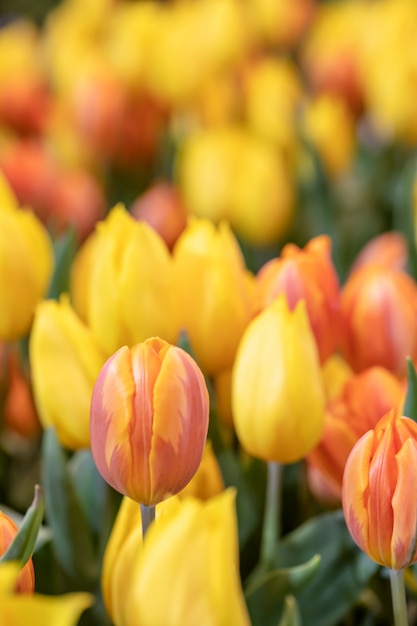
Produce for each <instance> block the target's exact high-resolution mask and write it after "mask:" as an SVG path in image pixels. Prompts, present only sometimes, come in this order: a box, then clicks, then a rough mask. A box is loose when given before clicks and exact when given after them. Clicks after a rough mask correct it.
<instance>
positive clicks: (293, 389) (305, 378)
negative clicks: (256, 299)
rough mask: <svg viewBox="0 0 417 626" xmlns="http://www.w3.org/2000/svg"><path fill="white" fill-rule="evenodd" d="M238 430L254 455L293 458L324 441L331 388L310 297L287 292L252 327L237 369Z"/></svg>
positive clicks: (234, 403)
mask: <svg viewBox="0 0 417 626" xmlns="http://www.w3.org/2000/svg"><path fill="white" fill-rule="evenodd" d="M232 408H233V417H234V423H235V427H236V433H237V435H238V438H239V440H240V442H241V443H242V446H243V447H244V448H245V449H246V451H247V452H249V454H252V455H253V456H256V457H258V458H261V459H264V460H265V461H276V462H280V463H292V462H295V461H297V460H299V459H301V458H303V457H304V456H305V455H306V454H307V452H309V451H310V450H311V449H312V448H313V446H314V445H315V444H316V443H317V442H318V441H319V439H320V437H321V435H322V432H323V427H324V415H325V393H324V385H323V380H322V375H321V370H320V363H319V356H318V351H317V347H316V343H315V340H314V336H313V333H312V330H311V327H310V324H309V322H308V318H307V313H306V309H305V303H304V301H300V302H299V303H298V304H297V306H296V308H295V309H294V311H290V309H289V307H288V304H287V301H286V299H285V296H283V295H281V296H279V297H278V298H277V299H276V300H274V301H273V302H272V304H270V305H269V306H268V307H267V308H266V309H264V311H263V312H262V313H260V314H259V315H258V316H257V317H256V318H254V319H253V320H252V322H251V323H250V324H249V326H248V327H247V329H246V331H245V333H244V335H243V337H242V340H241V342H240V345H239V348H238V351H237V354H236V360H235V363H234V367H233V373H232Z"/></svg>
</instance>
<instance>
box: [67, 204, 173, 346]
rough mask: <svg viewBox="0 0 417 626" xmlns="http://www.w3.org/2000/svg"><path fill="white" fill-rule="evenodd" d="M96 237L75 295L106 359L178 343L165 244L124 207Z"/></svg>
mask: <svg viewBox="0 0 417 626" xmlns="http://www.w3.org/2000/svg"><path fill="white" fill-rule="evenodd" d="M92 237H93V238H94V241H93V243H91V241H88V240H87V246H88V248H87V253H85V251H84V260H83V261H81V262H80V263H79V264H78V266H77V270H76V272H75V273H74V274H73V281H72V290H74V293H76V294H77V297H76V303H75V304H76V305H77V303H81V307H82V311H81V312H82V314H83V316H85V319H86V322H87V324H88V326H89V327H90V328H91V330H92V332H93V334H94V335H95V336H96V337H97V340H98V342H99V343H100V345H101V346H102V348H103V350H105V352H106V354H107V356H110V355H111V354H113V353H114V352H116V350H118V349H119V348H120V347H121V346H123V345H128V346H132V345H134V344H135V343H138V342H140V341H144V340H145V339H147V338H148V337H152V336H156V335H158V336H159V337H162V338H163V339H166V341H169V342H171V343H175V342H176V340H177V335H178V323H177V320H176V318H175V316H174V297H175V294H174V291H173V286H172V280H171V273H172V259H171V257H170V254H169V252H168V249H167V247H166V245H165V243H164V241H163V239H162V238H161V237H160V236H159V235H158V234H157V233H156V232H155V230H153V228H152V227H151V226H149V225H148V224H146V223H145V222H139V221H136V220H135V219H134V218H133V217H132V216H131V215H129V213H128V212H127V211H126V210H125V209H124V208H123V206H122V205H117V206H116V207H115V208H114V209H113V210H112V211H110V213H109V215H108V216H107V218H106V219H105V220H104V221H103V222H100V223H99V224H98V227H97V231H96V232H95V233H94V234H93V235H92ZM80 281H81V282H84V283H85V285H84V286H80V284H79V283H80Z"/></svg>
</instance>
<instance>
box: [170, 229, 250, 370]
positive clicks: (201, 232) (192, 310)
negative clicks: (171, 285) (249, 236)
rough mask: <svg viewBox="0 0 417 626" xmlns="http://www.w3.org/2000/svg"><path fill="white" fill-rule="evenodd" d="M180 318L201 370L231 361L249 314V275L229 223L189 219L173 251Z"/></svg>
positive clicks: (221, 367) (221, 368)
mask: <svg viewBox="0 0 417 626" xmlns="http://www.w3.org/2000/svg"><path fill="white" fill-rule="evenodd" d="M174 282H175V292H176V294H177V301H178V304H179V307H180V311H179V319H180V324H181V326H182V328H183V329H184V330H185V332H186V333H187V336H188V338H189V340H190V343H191V346H192V349H193V353H194V354H195V356H196V359H197V362H198V363H199V365H200V366H201V368H202V370H203V371H204V372H206V373H209V374H213V373H214V372H218V371H220V370H223V369H225V368H227V367H230V366H231V365H232V363H233V359H234V356H235V352H236V349H237V345H238V343H239V340H240V338H241V336H242V333H243V331H244V329H245V328H246V325H247V324H248V322H249V319H250V317H251V315H252V298H251V288H250V279H249V280H248V276H247V270H246V267H245V263H244V259H243V256H242V253H241V251H240V248H239V245H238V243H237V240H236V239H235V237H234V235H233V233H232V231H231V230H230V228H229V226H228V225H227V224H226V223H225V222H222V223H221V224H220V225H219V227H218V228H216V227H215V226H214V225H213V224H212V223H211V222H210V221H209V220H204V219H200V220H198V219H196V218H194V219H190V221H189V224H188V226H187V228H186V230H185V231H184V232H183V233H182V235H181V236H180V238H179V239H178V242H177V244H176V246H175V249H174Z"/></svg>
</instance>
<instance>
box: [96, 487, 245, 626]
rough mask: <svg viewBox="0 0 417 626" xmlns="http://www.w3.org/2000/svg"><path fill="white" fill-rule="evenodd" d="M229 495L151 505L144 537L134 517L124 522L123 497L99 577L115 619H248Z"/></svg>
mask: <svg viewBox="0 0 417 626" xmlns="http://www.w3.org/2000/svg"><path fill="white" fill-rule="evenodd" d="M234 500H235V492H234V491H233V490H227V491H225V492H223V493H221V494H220V495H218V496H216V497H214V498H211V499H210V500H208V501H207V502H203V501H201V500H197V499H195V498H191V497H188V498H185V499H183V500H177V499H172V500H169V501H168V502H167V503H163V505H161V507H164V508H163V509H162V510H161V511H160V512H158V511H159V507H157V519H156V523H155V524H152V526H151V527H150V528H149V530H148V532H147V534H146V537H145V541H144V543H143V544H142V536H141V532H140V524H136V525H135V526H132V525H130V523H129V522H128V515H127V513H128V510H127V509H128V507H129V508H131V505H129V504H127V505H126V506H125V504H124V502H123V504H122V508H121V511H120V513H119V515H120V514H121V515H122V516H123V518H124V520H121V523H120V524H119V519H118V518H116V523H115V525H114V528H113V531H112V534H111V536H110V540H109V543H108V547H107V550H106V553H105V556H104V565H103V578H102V585H103V595H104V599H105V603H106V606H107V607H108V609H109V610H110V615H111V618H112V620H113V622H114V624H115V626H155V625H156V624H158V625H159V624H164V626H178V624H181V626H195V624H199V625H200V626H212V625H213V624H216V626H229V625H230V624H233V626H249V624H250V620H249V616H248V612H247V608H246V605H245V601H244V598H243V593H242V589H241V584H240V578H239V563H238V542H237V525H236V515H235V502H234ZM136 508H137V509H138V508H139V507H136ZM136 515H137V514H136ZM118 517H119V516H118ZM129 517H130V516H129ZM137 517H138V515H137ZM138 531H139V532H138ZM113 535H114V537H113ZM161 597H163V598H164V601H163V602H161Z"/></svg>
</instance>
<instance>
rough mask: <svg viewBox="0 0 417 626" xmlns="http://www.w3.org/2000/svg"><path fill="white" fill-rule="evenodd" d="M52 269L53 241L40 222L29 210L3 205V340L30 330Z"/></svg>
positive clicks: (0, 292) (0, 289)
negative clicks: (36, 307) (9, 207)
mask: <svg viewBox="0 0 417 626" xmlns="http://www.w3.org/2000/svg"><path fill="white" fill-rule="evenodd" d="M52 269H53V251H52V245H51V242H50V239H49V237H48V233H47V231H46V229H45V228H44V226H43V225H42V224H41V222H40V221H39V220H38V219H37V218H36V217H35V215H33V214H32V213H31V212H29V211H26V210H21V209H17V208H14V209H8V208H4V207H0V301H1V303H2V304H1V307H0V339H1V340H5V341H12V340H15V339H19V338H21V337H24V336H26V335H27V334H28V333H29V330H30V327H31V323H32V320H33V314H34V311H35V306H36V304H37V303H38V301H39V300H41V299H42V298H43V297H44V296H45V294H46V291H47V289H48V285H49V281H50V278H51V275H52Z"/></svg>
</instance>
